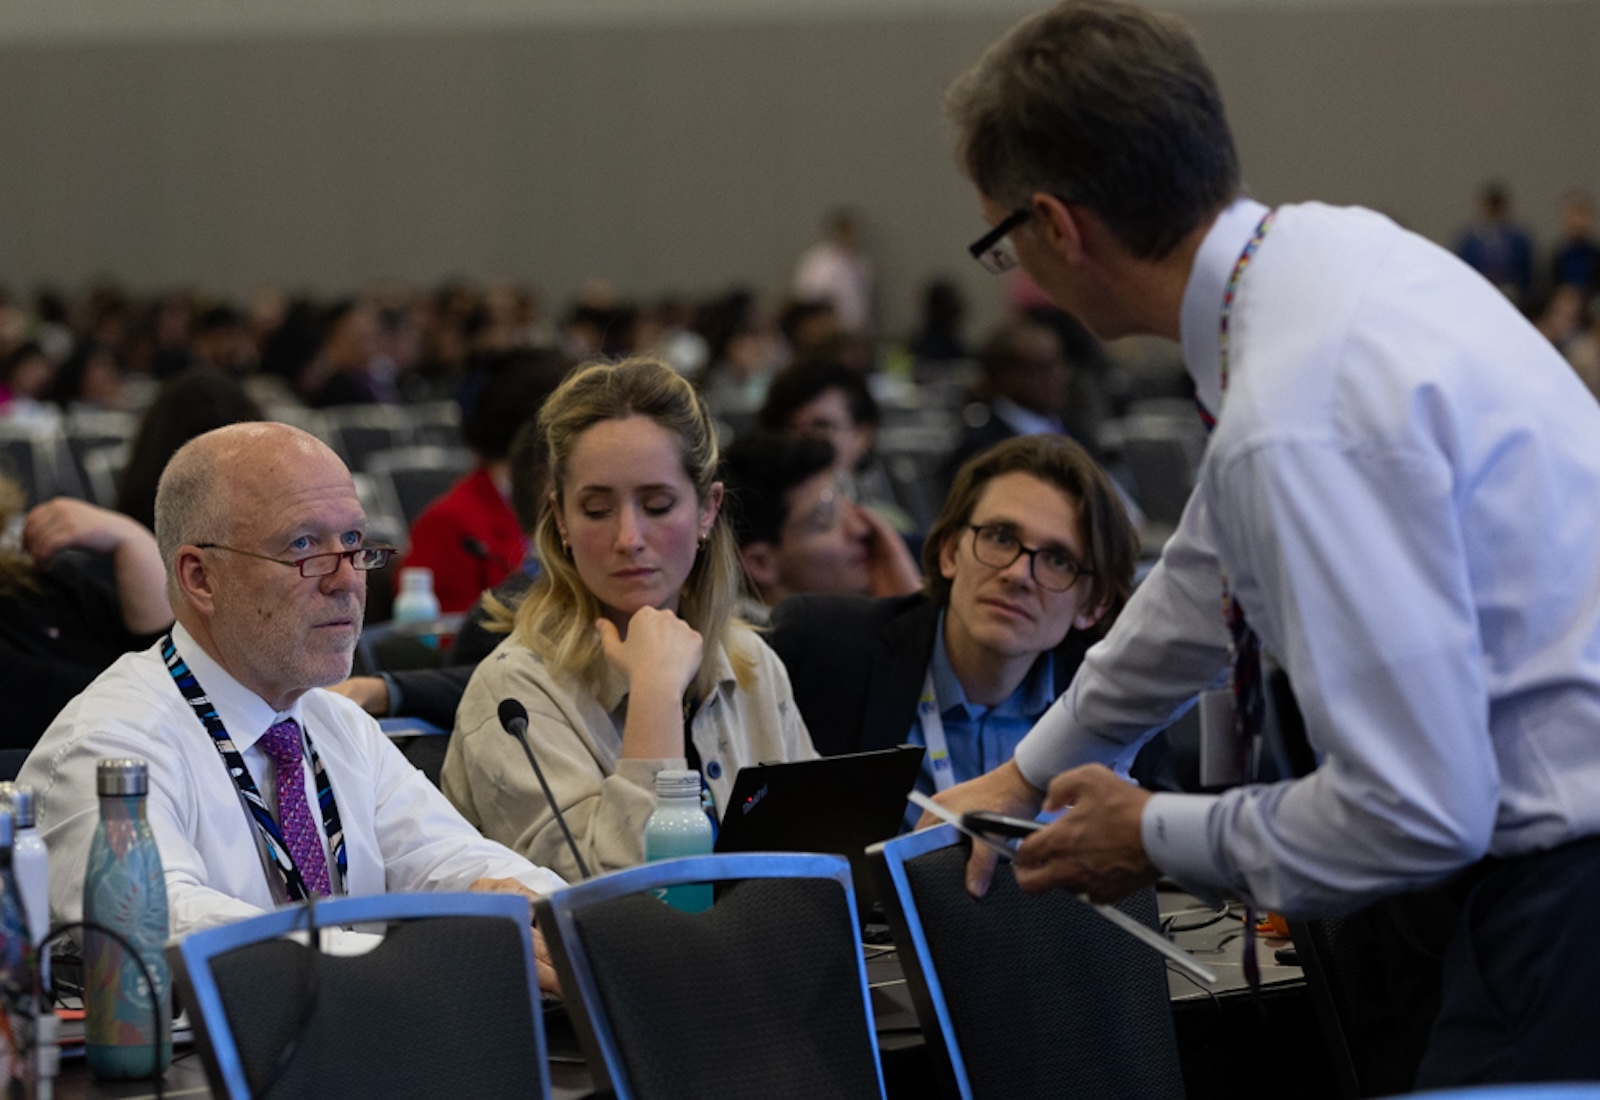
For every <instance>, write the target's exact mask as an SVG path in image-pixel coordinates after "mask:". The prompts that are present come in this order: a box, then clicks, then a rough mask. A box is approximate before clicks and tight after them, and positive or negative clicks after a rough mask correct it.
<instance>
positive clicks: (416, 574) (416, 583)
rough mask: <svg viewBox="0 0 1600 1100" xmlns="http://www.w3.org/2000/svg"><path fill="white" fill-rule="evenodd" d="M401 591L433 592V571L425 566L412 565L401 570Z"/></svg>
mask: <svg viewBox="0 0 1600 1100" xmlns="http://www.w3.org/2000/svg"><path fill="white" fill-rule="evenodd" d="M400 591H402V592H432V591H433V570H432V569H429V568H428V567H427V566H425V565H410V566H407V567H406V568H404V569H402V570H400Z"/></svg>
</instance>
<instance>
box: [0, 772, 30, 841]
mask: <svg viewBox="0 0 1600 1100" xmlns="http://www.w3.org/2000/svg"><path fill="white" fill-rule="evenodd" d="M6 807H10V809H11V812H12V814H13V815H15V817H16V819H17V828H18V829H31V828H33V788H32V787H30V786H28V785H27V784H26V783H13V782H11V780H9V779H8V780H6V781H5V782H3V783H0V809H4V808H6Z"/></svg>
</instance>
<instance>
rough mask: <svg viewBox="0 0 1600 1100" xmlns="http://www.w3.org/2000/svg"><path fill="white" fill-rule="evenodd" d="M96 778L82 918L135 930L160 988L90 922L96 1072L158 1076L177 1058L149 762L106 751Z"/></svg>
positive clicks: (128, 935)
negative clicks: (95, 821)
mask: <svg viewBox="0 0 1600 1100" xmlns="http://www.w3.org/2000/svg"><path fill="white" fill-rule="evenodd" d="M95 783H96V787H97V789H98V791H99V794H100V825H99V827H98V828H96V829H95V833H94V840H93V842H92V843H91V844H90V845H89V866H88V869H87V870H86V871H85V872H84V876H83V919H84V920H85V921H87V922H90V923H91V925H93V924H98V925H102V926H104V927H106V928H109V929H111V930H112V931H114V932H116V933H118V934H120V935H121V936H122V938H123V939H125V940H127V941H128V943H129V944H131V945H132V946H133V948H134V950H135V951H137V952H138V959H142V960H143V961H144V965H145V970H147V971H148V972H149V974H150V980H151V981H153V982H154V983H155V990H154V992H153V994H152V991H151V989H150V986H149V985H148V984H146V982H145V978H144V975H143V973H141V971H140V968H139V964H138V961H137V960H136V959H135V957H134V955H133V954H132V953H130V952H129V951H127V950H126V949H125V948H124V947H123V946H122V944H120V943H118V942H117V941H116V940H114V939H112V938H111V937H110V936H106V935H102V934H100V933H98V932H95V931H94V930H93V928H92V927H91V928H88V929H85V930H84V934H83V1000H84V1011H85V1017H86V1020H85V1023H86V1025H87V1026H86V1030H87V1033H88V1034H87V1039H88V1041H87V1043H86V1044H85V1051H84V1053H85V1055H86V1057H87V1059H88V1062H89V1071H90V1072H91V1073H93V1074H94V1075H95V1076H96V1077H109V1078H130V1077H154V1076H156V1075H157V1074H159V1073H160V1072H161V1071H162V1070H164V1069H166V1068H167V1063H168V1062H170V1061H172V1026H171V1016H172V999H171V998H172V983H171V981H170V980H169V978H168V975H167V961H166V958H165V956H163V954H162V951H161V949H162V946H163V945H164V944H165V943H166V940H167V885H166V880H165V879H163V878H162V875H161V853H160V852H159V851H157V850H156V838H155V834H154V833H152V832H151V831H150V821H149V819H148V818H147V817H146V816H145V796H146V795H147V794H148V793H149V790H150V773H149V768H148V766H147V765H146V764H145V762H144V761H143V760H102V761H100V764H99V767H98V768H97V769H96V772H95ZM152 995H153V996H154V1000H155V1004H156V1008H157V1014H156V1015H155V1016H152V1014H151V1001H152ZM158 1026H159V1032H158V1031H157V1028H158Z"/></svg>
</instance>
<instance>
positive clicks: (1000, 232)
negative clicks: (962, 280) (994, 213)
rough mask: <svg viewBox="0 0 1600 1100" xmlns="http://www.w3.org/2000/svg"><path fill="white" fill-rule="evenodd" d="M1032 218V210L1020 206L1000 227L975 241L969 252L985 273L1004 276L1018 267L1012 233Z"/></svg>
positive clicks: (1003, 220)
mask: <svg viewBox="0 0 1600 1100" xmlns="http://www.w3.org/2000/svg"><path fill="white" fill-rule="evenodd" d="M1031 217H1033V211H1032V210H1031V209H1029V208H1028V207H1026V206H1019V207H1018V208H1017V209H1015V210H1013V211H1012V212H1011V213H1009V214H1007V215H1006V216H1005V218H1004V219H1002V220H1001V222H1000V224H999V225H997V226H995V227H994V228H993V229H991V230H989V232H987V233H985V234H984V235H983V236H981V237H979V238H978V239H977V240H975V241H973V242H972V244H970V245H969V246H968V247H967V251H968V252H970V253H972V258H973V259H974V260H977V261H978V262H979V263H980V264H982V265H983V269H984V270H985V271H987V272H989V273H990V274H992V275H1004V274H1005V273H1006V272H1007V271H1010V270H1011V269H1012V268H1014V267H1016V266H1017V251H1016V248H1015V246H1013V245H1012V243H1011V231H1012V230H1013V229H1015V228H1017V226H1019V225H1021V224H1022V223H1023V222H1025V221H1027V220H1028V219H1029V218H1031Z"/></svg>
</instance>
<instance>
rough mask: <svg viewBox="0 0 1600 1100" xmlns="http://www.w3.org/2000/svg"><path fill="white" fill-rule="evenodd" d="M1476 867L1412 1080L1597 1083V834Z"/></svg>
mask: <svg viewBox="0 0 1600 1100" xmlns="http://www.w3.org/2000/svg"><path fill="white" fill-rule="evenodd" d="M1475 872H1476V873H1474V874H1473V875H1472V882H1471V885H1470V888H1468V889H1467V890H1466V891H1465V896H1464V898H1463V899H1462V902H1461V912H1460V915H1459V917H1458V918H1457V919H1456V923H1455V931H1454V933H1453V934H1452V936H1451V939H1450V943H1449V946H1448V948H1447V949H1446V951H1445V958H1444V970H1443V978H1442V982H1441V985H1440V1009H1439V1016H1438V1018H1437V1020H1435V1022H1434V1026H1433V1031H1432V1033H1431V1034H1430V1036H1429V1039H1428V1047H1427V1051H1426V1053H1425V1054H1424V1055H1423V1058H1422V1065H1421V1068H1420V1069H1419V1070H1418V1072H1417V1085H1418V1087H1420V1088H1446V1087H1452V1086H1462V1085H1471V1084H1498V1083H1510V1082H1531V1081H1600V929H1597V927H1596V917H1597V915H1600V836H1591V837H1585V838H1583V839H1581V840H1576V841H1572V842H1571V843H1568V844H1564V845H1562V846H1561V847H1559V848H1553V849H1550V850H1549V851H1545V852H1538V853H1535V854H1533V855H1528V856H1521V857H1518V858H1516V859H1511V860H1492V859H1491V860H1487V861H1485V863H1484V864H1483V865H1481V867H1480V868H1478V869H1475Z"/></svg>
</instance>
